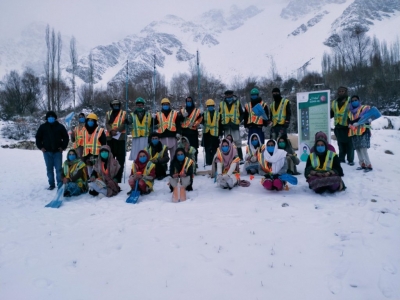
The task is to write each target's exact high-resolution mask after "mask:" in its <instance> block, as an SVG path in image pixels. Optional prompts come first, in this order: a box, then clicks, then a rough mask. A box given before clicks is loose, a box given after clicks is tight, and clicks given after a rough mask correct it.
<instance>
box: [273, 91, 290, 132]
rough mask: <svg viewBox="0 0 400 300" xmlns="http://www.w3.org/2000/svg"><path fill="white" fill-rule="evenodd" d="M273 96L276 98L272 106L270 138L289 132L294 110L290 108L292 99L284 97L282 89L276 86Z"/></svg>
mask: <svg viewBox="0 0 400 300" xmlns="http://www.w3.org/2000/svg"><path fill="white" fill-rule="evenodd" d="M272 98H274V100H273V101H272V103H271V106H270V107H271V119H272V128H271V137H270V138H271V139H273V140H276V139H277V138H278V137H279V136H282V135H284V134H287V129H288V127H289V124H290V117H291V116H292V111H291V109H290V101H289V100H288V99H286V98H282V96H281V90H280V89H278V88H274V89H273V90H272Z"/></svg>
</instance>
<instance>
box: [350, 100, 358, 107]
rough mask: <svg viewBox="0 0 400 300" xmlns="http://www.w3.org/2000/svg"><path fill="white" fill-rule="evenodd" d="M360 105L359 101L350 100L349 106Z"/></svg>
mask: <svg viewBox="0 0 400 300" xmlns="http://www.w3.org/2000/svg"><path fill="white" fill-rule="evenodd" d="M359 105H360V102H359V101H353V102H351V106H353V107H354V108H356V107H358V106H359Z"/></svg>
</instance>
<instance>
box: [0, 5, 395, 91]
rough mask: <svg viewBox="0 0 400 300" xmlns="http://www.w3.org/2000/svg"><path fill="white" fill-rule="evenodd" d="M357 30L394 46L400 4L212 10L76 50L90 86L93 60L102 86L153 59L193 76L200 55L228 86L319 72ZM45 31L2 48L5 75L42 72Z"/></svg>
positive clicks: (168, 70)
mask: <svg viewBox="0 0 400 300" xmlns="http://www.w3.org/2000/svg"><path fill="white" fill-rule="evenodd" d="M386 24H390V25H389V26H386ZM355 25H361V26H362V27H363V28H365V30H369V31H370V32H371V35H372V34H374V35H376V36H377V37H378V38H379V39H381V40H386V41H387V42H389V43H390V42H393V41H394V40H396V39H397V38H398V36H397V32H396V30H395V29H393V28H400V1H398V0H291V1H289V2H282V1H275V2H270V3H269V4H268V5H265V6H263V7H262V6H259V7H256V6H254V5H251V6H248V7H243V8H239V7H237V6H232V7H231V8H229V9H228V10H220V9H213V10H209V11H207V12H204V13H199V15H198V16H197V17H193V16H191V18H190V19H189V20H188V19H186V18H183V17H180V16H176V15H167V16H166V17H164V18H163V19H160V20H156V21H153V22H151V23H150V24H148V25H147V26H145V27H144V28H143V29H142V30H141V31H140V32H136V33H132V35H129V36H127V37H125V38H124V39H122V40H119V41H116V42H114V43H111V44H108V45H102V46H97V47H95V48H93V49H92V50H91V51H90V52H89V51H86V52H82V51H78V54H80V58H79V64H78V76H79V77H80V78H81V79H82V80H83V81H87V80H88V76H87V74H88V68H89V55H90V54H91V57H92V61H93V64H94V68H95V74H94V75H95V80H96V82H97V84H99V85H103V86H104V85H106V84H107V83H108V82H110V81H120V80H123V79H124V78H125V76H126V61H128V62H129V70H130V71H129V76H130V77H133V76H135V75H137V74H139V73H140V72H142V71H152V70H153V59H154V56H155V57H156V67H157V71H158V72H159V73H161V74H164V75H165V76H166V78H167V80H168V79H170V78H171V77H172V75H173V74H175V73H178V72H186V71H188V69H189V64H190V63H193V62H195V59H196V51H197V50H198V51H199V52H200V62H201V64H202V65H203V66H204V67H205V68H206V70H207V71H208V72H209V73H211V74H213V75H215V76H218V77H220V78H221V79H222V80H224V81H225V82H229V80H231V79H232V78H234V77H237V76H241V77H246V76H268V75H269V71H270V68H271V67H270V66H271V61H272V59H273V61H274V62H275V64H276V68H277V70H275V71H277V72H278V73H279V74H280V75H281V76H283V77H284V78H287V77H291V76H294V77H295V76H296V75H297V74H298V73H297V72H298V71H299V70H301V71H304V66H305V65H307V68H308V70H310V71H311V70H316V71H319V70H320V69H321V57H322V55H323V53H324V51H327V50H329V48H328V47H327V46H325V45H324V42H325V44H326V41H327V40H328V39H329V37H330V36H332V35H333V34H335V33H337V32H339V31H340V30H345V29H351V28H353V27H354V26H355ZM44 28H45V27H44V25H42V28H40V26H33V27H31V28H30V31H28V32H25V33H23V35H22V37H21V38H20V39H18V42H15V41H14V42H12V43H9V42H8V43H1V42H0V76H2V75H4V74H5V73H6V72H8V71H10V70H11V69H20V68H23V67H24V66H34V69H35V70H42V69H43V62H44V57H45V42H44ZM377 28H380V29H379V30H378V29H377ZM383 28H385V30H382V29H383ZM387 29H393V30H387ZM66 41H67V40H64V43H65V44H67V43H66ZM68 41H69V40H68ZM63 54H64V59H63V62H64V65H65V70H66V71H67V72H66V73H65V74H66V76H70V75H69V73H68V71H69V67H68V64H69V58H68V50H63Z"/></svg>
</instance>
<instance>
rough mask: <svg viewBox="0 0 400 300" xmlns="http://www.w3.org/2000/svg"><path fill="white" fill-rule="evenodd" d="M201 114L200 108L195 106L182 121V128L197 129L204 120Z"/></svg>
mask: <svg viewBox="0 0 400 300" xmlns="http://www.w3.org/2000/svg"><path fill="white" fill-rule="evenodd" d="M199 116H200V110H199V109H197V108H195V109H193V111H192V112H191V114H190V115H189V116H187V117H185V119H184V120H183V122H182V125H181V126H182V128H189V129H193V130H195V129H197V126H199V124H200V123H201V121H202V120H203V119H202V118H201V117H200V118H199Z"/></svg>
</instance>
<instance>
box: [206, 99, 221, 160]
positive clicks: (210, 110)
mask: <svg viewBox="0 0 400 300" xmlns="http://www.w3.org/2000/svg"><path fill="white" fill-rule="evenodd" d="M206 106H207V110H206V111H205V112H204V113H203V120H202V124H203V126H204V127H203V138H202V144H203V147H204V151H205V154H206V161H205V163H206V165H207V166H210V165H211V164H212V161H213V158H214V155H215V153H217V149H218V147H219V138H218V137H219V136H221V133H220V126H219V114H218V113H217V112H216V111H215V102H214V100H213V99H208V100H207V101H206Z"/></svg>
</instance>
